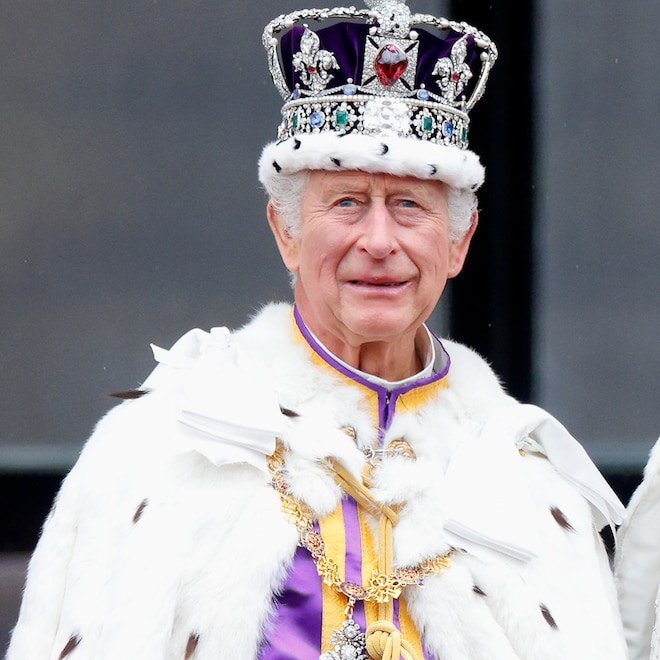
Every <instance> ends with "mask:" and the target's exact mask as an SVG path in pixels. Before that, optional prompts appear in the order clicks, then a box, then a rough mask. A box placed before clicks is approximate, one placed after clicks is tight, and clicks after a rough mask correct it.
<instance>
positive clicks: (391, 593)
mask: <svg viewBox="0 0 660 660" xmlns="http://www.w3.org/2000/svg"><path fill="white" fill-rule="evenodd" d="M367 593H368V596H367V600H370V601H373V602H376V603H387V602H389V601H390V600H391V599H392V598H398V597H399V596H400V595H401V581H400V580H399V578H398V577H397V576H396V575H394V574H392V575H383V574H381V573H378V572H377V571H374V572H373V575H372V576H371V580H369V587H368V589H367Z"/></svg>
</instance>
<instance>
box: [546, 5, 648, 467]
mask: <svg viewBox="0 0 660 660" xmlns="http://www.w3.org/2000/svg"><path fill="white" fill-rule="evenodd" d="M538 18H539V21H538V27H539V29H538V54H539V56H538V65H539V66H538V73H539V76H538V93H539V96H538V104H537V111H538V127H539V159H538V173H539V176H538V183H537V188H536V189H537V204H538V216H537V225H536V241H537V244H536V250H537V260H538V265H539V278H538V283H539V287H538V291H537V296H536V331H537V346H536V351H537V357H538V359H537V367H536V374H537V376H536V377H537V384H538V390H537V391H538V398H539V399H540V401H541V402H542V404H543V405H545V406H547V407H548V408H550V409H551V410H553V412H555V413H556V414H557V415H558V416H559V417H560V419H562V421H564V422H565V424H566V425H567V426H568V427H569V428H570V429H571V430H572V431H573V432H574V433H575V434H576V435H577V437H579V438H580V439H581V440H582V441H583V442H584V444H585V445H586V447H587V449H588V450H589V452H590V453H591V454H592V456H593V457H594V458H595V459H596V460H597V461H598V463H599V464H600V465H601V466H603V467H607V468H615V467H616V466H628V467H630V466H639V465H640V464H643V463H644V462H645V460H646V455H647V453H648V451H649V449H650V448H651V446H652V444H653V442H654V441H655V439H656V438H657V437H658V436H659V435H660V387H659V386H658V373H660V346H659V339H660V282H659V281H658V280H659V275H660V268H659V265H660V260H659V258H658V255H659V254H660V185H659V184H660V179H659V176H658V165H659V163H660V130H659V129H658V108H659V107H660V71H659V69H658V62H660V42H659V41H658V37H657V35H658V31H659V30H660V3H658V2H657V1H656V0H636V2H627V3H620V2H615V1H614V0H600V1H599V2H568V1H566V0H552V2H550V1H547V2H539V3H538Z"/></svg>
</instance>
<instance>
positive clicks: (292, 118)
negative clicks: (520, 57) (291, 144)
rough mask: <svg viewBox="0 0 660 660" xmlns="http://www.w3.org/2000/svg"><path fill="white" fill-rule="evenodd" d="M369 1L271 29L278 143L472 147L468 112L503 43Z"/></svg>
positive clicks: (394, 0)
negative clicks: (306, 139)
mask: <svg viewBox="0 0 660 660" xmlns="http://www.w3.org/2000/svg"><path fill="white" fill-rule="evenodd" d="M366 3H367V5H368V8H367V9H356V8H355V7H336V8H334V9H304V10H299V11H295V12H292V13H290V14H283V15H281V16H279V17H278V18H276V19H274V20H273V21H271V22H270V23H269V24H268V25H267V26H266V28H265V30H264V33H263V45H264V48H265V49H266V52H267V55H268V65H269V69H270V72H271V76H272V79H273V82H274V84H275V87H276V88H277V90H278V91H279V92H280V94H281V96H282V98H283V99H284V101H285V103H284V106H283V108H282V122H281V123H280V125H279V129H278V139H280V140H281V139H286V138H287V137H291V136H293V135H296V134H300V133H321V132H324V131H334V132H336V133H339V134H347V133H353V132H357V133H362V134H368V135H398V136H404V137H405V136H411V137H415V138H417V139H421V140H428V141H430V142H434V143H438V144H443V145H454V146H457V147H459V148H462V149H465V148H467V134H468V126H469V117H468V113H469V112H470V110H471V109H472V108H473V106H474V105H475V103H476V102H477V101H478V100H479V99H480V98H481V96H482V94H483V92H484V89H485V86H486V81H487V79H488V75H489V72H490V69H491V68H492V66H493V64H494V63H495V60H496V59H497V49H496V47H495V44H494V43H493V42H492V41H491V40H490V39H489V38H488V37H487V36H486V35H485V34H484V33H483V32H481V31H479V30H477V29H476V28H474V27H472V26H470V25H468V24H466V23H457V22H455V21H450V20H448V19H446V18H436V17H434V16H431V15H429V14H413V13H412V12H411V11H410V9H409V8H408V6H407V5H406V4H405V1H403V0H366ZM312 21H315V22H316V23H317V24H319V26H320V27H316V26H315V29H312V27H310V25H311V22H312ZM326 22H327V23H328V26H327V27H326V26H325V25H324V23H326Z"/></svg>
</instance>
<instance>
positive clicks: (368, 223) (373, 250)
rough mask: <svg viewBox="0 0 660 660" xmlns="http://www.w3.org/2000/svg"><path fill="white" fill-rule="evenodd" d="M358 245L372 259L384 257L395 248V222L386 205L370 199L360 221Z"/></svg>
mask: <svg viewBox="0 0 660 660" xmlns="http://www.w3.org/2000/svg"><path fill="white" fill-rule="evenodd" d="M360 225H361V227H360V229H361V234H360V238H359V240H358V246H359V248H360V249H361V250H363V251H365V252H367V253H368V254H369V255H370V256H371V257H373V258H374V259H384V258H385V257H387V256H389V255H390V254H392V253H393V252H394V251H395V250H396V246H397V242H396V235H395V231H396V222H395V221H394V218H393V217H392V214H391V213H390V211H389V209H388V208H387V206H386V205H385V204H384V203H382V202H380V201H372V203H371V204H370V205H369V209H368V212H367V213H366V215H365V216H364V217H363V219H362V222H361V223H360Z"/></svg>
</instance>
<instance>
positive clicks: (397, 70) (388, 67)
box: [374, 44, 408, 87]
mask: <svg viewBox="0 0 660 660" xmlns="http://www.w3.org/2000/svg"><path fill="white" fill-rule="evenodd" d="M407 68H408V56H407V55H406V54H405V53H404V52H403V51H402V50H401V48H399V47H398V46H397V45H396V44H385V45H384V46H383V47H382V48H381V49H380V50H379V51H378V53H377V54H376V59H375V60H374V71H375V72H376V75H377V76H378V80H380V83H381V85H385V87H391V86H392V85H393V84H394V83H395V82H396V81H397V80H398V79H399V78H400V77H401V76H402V75H403V74H404V73H405V70H406V69H407Z"/></svg>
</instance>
